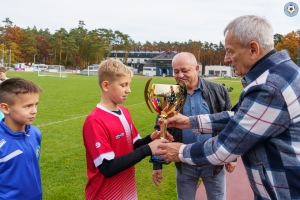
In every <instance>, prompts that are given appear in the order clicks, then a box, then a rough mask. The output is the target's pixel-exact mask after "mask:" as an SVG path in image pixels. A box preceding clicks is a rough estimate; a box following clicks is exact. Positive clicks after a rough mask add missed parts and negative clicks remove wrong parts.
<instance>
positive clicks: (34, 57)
mask: <svg viewBox="0 0 300 200" xmlns="http://www.w3.org/2000/svg"><path fill="white" fill-rule="evenodd" d="M36 55H37V54H34V56H33V64H35V56H36Z"/></svg>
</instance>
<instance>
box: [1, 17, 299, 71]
mask: <svg viewBox="0 0 300 200" xmlns="http://www.w3.org/2000/svg"><path fill="white" fill-rule="evenodd" d="M2 22H3V23H4V24H5V25H4V26H0V52H1V50H2V55H1V54H0V59H2V57H4V61H3V62H4V63H8V62H9V59H10V61H11V63H16V62H23V63H27V64H32V63H33V62H35V63H44V64H51V65H64V66H66V68H76V67H77V68H81V69H82V68H86V67H87V66H88V65H89V64H93V63H100V62H101V61H102V60H104V59H105V58H106V57H108V56H109V55H110V52H111V51H116V52H118V51H124V52H126V53H125V57H124V60H123V62H124V63H125V64H127V56H128V54H129V52H130V51H167V50H171V51H177V52H182V51H187V52H191V53H193V54H194V55H195V57H196V59H197V61H199V62H201V63H202V65H203V66H206V65H226V64H225V63H224V55H225V48H224V45H223V44H222V43H221V42H219V44H213V43H211V42H206V41H204V42H201V41H193V40H188V41H187V42H176V41H175V42H170V41H168V42H162V41H159V42H155V41H154V42H153V43H151V42H149V41H146V42H145V43H144V44H141V43H140V42H136V41H134V40H133V39H132V38H131V37H130V36H129V35H128V34H125V33H122V32H121V31H118V30H115V31H113V30H111V29H105V28H98V29H94V30H91V31H89V30H87V29H86V28H85V24H84V21H79V23H78V27H76V28H72V29H71V30H70V31H66V30H65V29H64V28H61V29H59V30H56V31H55V33H54V34H51V33H50V31H49V29H45V30H42V29H40V30H37V28H36V27H35V26H34V27H33V28H29V27H27V28H20V27H18V26H16V25H13V22H12V21H11V20H10V19H9V18H5V20H3V21H2ZM299 36H300V30H297V31H292V32H291V33H288V34H286V35H281V34H278V33H276V34H275V35H274V42H275V48H276V50H277V51H279V50H282V49H287V50H288V51H289V53H290V56H291V58H292V60H293V61H294V62H295V63H296V62H297V47H298V46H300V37H299ZM116 55H117V53H116Z"/></svg>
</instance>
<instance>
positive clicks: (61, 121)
mask: <svg viewBox="0 0 300 200" xmlns="http://www.w3.org/2000/svg"><path fill="white" fill-rule="evenodd" d="M144 103H145V102H141V103H136V104H132V105H128V106H126V107H127V108H128V107H132V106H136V105H140V104H144ZM86 116H87V115H82V116H79V117H74V118H71V119H65V120H60V121H56V122H50V123H48V124H40V125H36V127H38V128H39V127H44V126H50V125H53V124H59V123H63V122H68V121H72V120H75V119H80V118H84V117H86Z"/></svg>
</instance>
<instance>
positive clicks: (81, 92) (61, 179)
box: [7, 71, 242, 200]
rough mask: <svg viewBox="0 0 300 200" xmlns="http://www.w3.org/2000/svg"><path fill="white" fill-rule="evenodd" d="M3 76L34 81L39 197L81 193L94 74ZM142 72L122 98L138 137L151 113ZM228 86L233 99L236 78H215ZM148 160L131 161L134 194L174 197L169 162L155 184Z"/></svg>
mask: <svg viewBox="0 0 300 200" xmlns="http://www.w3.org/2000/svg"><path fill="white" fill-rule="evenodd" d="M7 76H8V77H9V78H13V77H22V78H25V79H28V80H31V81H33V82H35V83H37V84H38V85H39V86H40V87H41V88H42V89H43V93H42V94H41V95H40V101H39V105H38V114H37V117H36V119H35V121H34V123H33V125H35V126H37V127H38V128H39V129H40V130H41V132H42V136H43V139H42V145H41V160H40V167H41V174H42V184H43V199H45V200H50V199H55V200H57V199H64V200H65V199H71V200H74V199H84V188H85V183H86V179H87V178H86V165H85V150H84V146H83V142H82V132H81V130H82V125H83V123H84V120H85V118H86V116H87V115H88V114H89V113H90V112H91V111H92V109H94V108H95V106H96V104H97V103H98V102H99V101H100V88H99V86H98V83H97V77H96V76H89V77H88V76H82V75H73V74H68V77H67V78H58V77H38V76H37V73H32V72H11V71H9V72H7ZM147 80H148V78H147V77H143V76H134V78H133V79H132V83H131V94H130V95H129V97H128V98H127V100H126V102H125V103H124V104H123V105H124V106H127V107H128V108H129V110H130V112H131V115H132V118H133V121H134V124H135V126H136V127H137V129H138V130H139V133H140V135H141V136H142V137H144V136H146V135H148V134H150V133H152V132H153V126H154V122H155V117H156V114H155V113H151V112H150V111H149V110H148V108H147V106H146V104H145V102H144V97H143V93H144V86H145V83H146V81H147ZM213 81H214V82H218V83H221V84H222V83H224V84H225V85H226V87H233V88H234V90H233V92H231V93H230V96H231V101H232V104H234V103H235V102H236V101H237V99H238V96H239V94H240V91H241V88H242V86H241V84H240V82H239V80H236V79H232V80H231V79H223V78H221V79H215V80H213ZM152 83H166V84H170V83H172V84H173V83H174V79H173V78H161V77H154V78H153V80H152ZM151 172H152V164H151V163H149V158H146V159H144V160H143V161H142V162H140V163H139V164H137V165H136V180H137V188H138V196H139V199H176V185H175V166H174V164H173V163H171V164H169V165H165V166H164V170H163V175H164V181H163V183H162V184H161V185H160V186H159V187H156V186H155V185H154V184H153V182H152V176H151Z"/></svg>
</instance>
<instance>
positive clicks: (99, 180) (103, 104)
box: [83, 59, 160, 199]
mask: <svg viewBox="0 0 300 200" xmlns="http://www.w3.org/2000/svg"><path fill="white" fill-rule="evenodd" d="M131 78H132V72H131V70H130V69H129V68H128V67H127V66H125V65H124V64H123V63H122V62H121V61H118V60H115V59H108V60H106V61H104V62H102V63H101V64H100V67H99V70H98V83H99V85H100V88H101V90H102V95H101V100H100V103H99V104H97V106H96V108H95V109H94V110H93V111H92V112H91V113H90V114H89V116H88V117H87V118H86V121H85V123H84V125H83V140H84V146H85V149H86V162H87V175H88V182H87V185H86V189H85V196H86V199H137V191H136V183H135V171H134V165H135V164H136V163H138V162H140V161H141V160H142V159H143V158H145V157H146V156H150V155H152V152H155V151H156V146H157V141H158V140H157V141H153V140H155V139H159V138H160V132H158V131H155V132H153V133H152V134H150V135H148V136H146V137H145V138H143V139H142V138H141V137H140V135H139V134H138V131H137V129H136V128H135V126H134V124H133V122H132V119H131V116H130V113H129V111H128V109H127V108H125V107H123V106H119V104H122V103H123V102H124V101H125V100H126V98H127V96H128V94H129V93H130V92H131V90H130V83H131ZM152 141H153V142H152ZM148 143H149V144H148Z"/></svg>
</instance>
